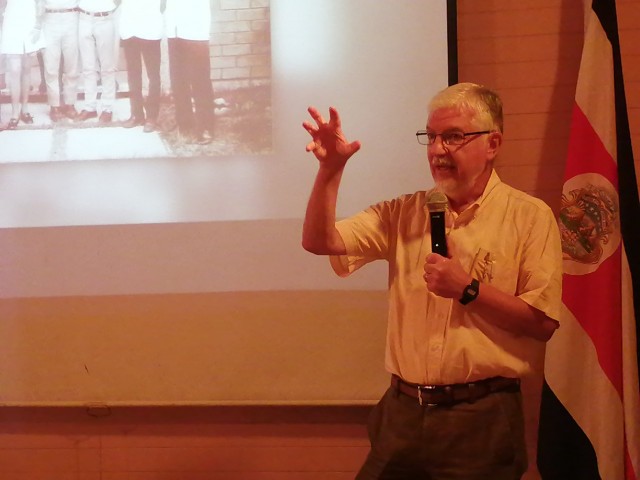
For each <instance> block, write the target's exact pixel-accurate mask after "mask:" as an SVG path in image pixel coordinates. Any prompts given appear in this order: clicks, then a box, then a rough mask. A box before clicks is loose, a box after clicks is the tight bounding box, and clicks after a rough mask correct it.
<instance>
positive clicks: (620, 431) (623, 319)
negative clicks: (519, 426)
mask: <svg viewBox="0 0 640 480" xmlns="http://www.w3.org/2000/svg"><path fill="white" fill-rule="evenodd" d="M584 12H585V15H584V18H585V30H584V32H585V34H584V46H583V52H582V59H581V63H580V71H579V74H578V82H577V87H576V95H575V103H574V108H573V113H572V120H571V122H572V123H571V131H570V138H569V149H568V156H567V165H566V169H565V183H564V186H563V191H562V199H561V206H560V212H559V216H558V225H559V227H560V233H561V236H562V250H563V271H564V275H563V284H562V288H563V295H562V298H563V313H562V319H561V323H560V328H559V329H558V330H557V331H556V333H555V334H554V336H553V337H552V338H551V340H550V341H549V343H548V344H547V350H546V356H545V369H544V384H543V390H542V399H541V407H540V425H539V432H538V459H537V464H538V470H539V471H540V475H541V477H542V479H543V480H582V479H585V480H586V479H603V480H638V479H640V389H639V386H638V363H639V362H638V358H639V357H638V353H639V349H638V324H639V322H638V316H639V315H638V314H639V311H640V294H639V287H640V206H639V203H638V190H637V188H638V187H637V183H636V182H637V181H636V176H635V172H634V162H633V154H632V149H631V140H630V133H629V125H628V118H627V110H626V101H625V95H624V83H623V79H622V63H621V56H620V45H619V38H618V26H617V17H616V6H615V1H614V0H585V1H584ZM634 285H635V286H634Z"/></svg>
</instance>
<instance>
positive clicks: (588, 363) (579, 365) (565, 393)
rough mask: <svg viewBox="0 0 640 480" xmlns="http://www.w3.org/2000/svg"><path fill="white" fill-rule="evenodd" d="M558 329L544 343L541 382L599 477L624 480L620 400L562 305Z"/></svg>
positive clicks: (583, 334) (592, 349) (589, 344)
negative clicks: (584, 444) (586, 448)
mask: <svg viewBox="0 0 640 480" xmlns="http://www.w3.org/2000/svg"><path fill="white" fill-rule="evenodd" d="M560 325H561V326H560V328H559V329H558V330H557V331H556V332H555V333H554V335H553V337H551V340H549V342H548V343H547V354H546V355H547V358H548V359H549V358H552V359H553V364H552V365H545V369H544V375H545V379H546V381H547V383H548V384H549V387H550V388H551V390H553V392H554V393H555V395H556V397H557V398H558V400H559V401H560V402H561V403H562V404H563V405H564V407H565V408H566V409H567V411H568V412H569V413H570V414H571V416H572V417H573V419H574V420H575V421H576V423H577V424H578V425H579V426H580V428H581V429H582V431H583V432H584V433H585V434H586V435H587V437H588V438H589V441H590V442H591V444H592V445H593V448H594V450H595V452H596V456H597V458H598V469H599V471H600V476H601V477H602V479H603V480H619V479H622V478H624V459H623V457H622V456H621V455H620V452H622V451H623V450H624V438H623V432H622V430H621V429H620V428H619V426H620V425H622V423H623V421H624V420H623V418H624V417H623V415H624V414H623V406H622V401H621V399H620V396H619V395H618V392H617V391H616V389H615V387H614V386H613V384H612V383H611V381H610V380H609V377H607V375H606V374H605V372H604V371H603V370H602V368H601V366H600V363H599V362H598V354H597V352H596V349H595V346H594V345H593V343H592V341H591V338H590V337H589V336H588V335H587V333H586V332H585V331H584V330H583V328H582V326H581V325H580V322H578V320H577V319H576V318H575V316H574V315H573V314H572V313H571V311H570V310H569V309H567V308H566V306H565V305H564V304H563V305H562V314H561V320H560ZM578 353H579V354H578ZM568 372H571V373H570V374H568Z"/></svg>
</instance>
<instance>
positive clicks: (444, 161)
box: [431, 157, 456, 167]
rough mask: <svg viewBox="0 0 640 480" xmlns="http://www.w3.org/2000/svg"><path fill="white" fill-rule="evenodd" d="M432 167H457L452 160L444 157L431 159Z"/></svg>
mask: <svg viewBox="0 0 640 480" xmlns="http://www.w3.org/2000/svg"><path fill="white" fill-rule="evenodd" d="M431 165H432V166H434V167H455V166H456V165H455V163H453V162H452V161H451V160H450V159H448V158H444V157H434V158H432V159H431Z"/></svg>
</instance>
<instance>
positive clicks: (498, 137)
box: [487, 132, 502, 158]
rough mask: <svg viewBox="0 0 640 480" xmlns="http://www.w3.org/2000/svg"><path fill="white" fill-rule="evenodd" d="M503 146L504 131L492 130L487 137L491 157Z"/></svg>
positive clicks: (488, 151) (488, 152)
mask: <svg viewBox="0 0 640 480" xmlns="http://www.w3.org/2000/svg"><path fill="white" fill-rule="evenodd" d="M501 146H502V133H500V132H492V133H490V134H489V138H488V139H487V154H488V155H489V157H490V158H495V157H496V156H497V155H498V151H499V150H500V147H501Z"/></svg>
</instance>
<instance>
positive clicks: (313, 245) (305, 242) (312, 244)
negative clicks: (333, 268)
mask: <svg viewBox="0 0 640 480" xmlns="http://www.w3.org/2000/svg"><path fill="white" fill-rule="evenodd" d="M302 248H304V249H305V250H306V251H307V252H309V253H313V254H314V255H329V254H330V252H329V249H328V248H327V247H326V246H325V245H323V244H322V243H320V242H318V241H314V240H313V239H308V238H303V239H302Z"/></svg>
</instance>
